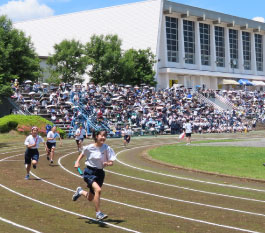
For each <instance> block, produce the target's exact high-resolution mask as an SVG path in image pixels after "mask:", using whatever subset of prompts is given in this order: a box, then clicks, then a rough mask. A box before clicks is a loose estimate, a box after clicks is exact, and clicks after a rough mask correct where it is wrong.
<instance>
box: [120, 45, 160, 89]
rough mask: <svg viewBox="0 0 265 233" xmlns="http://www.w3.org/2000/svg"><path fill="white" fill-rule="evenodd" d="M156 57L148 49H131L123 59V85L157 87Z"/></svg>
mask: <svg viewBox="0 0 265 233" xmlns="http://www.w3.org/2000/svg"><path fill="white" fill-rule="evenodd" d="M154 64H155V56H154V54H153V53H152V51H151V50H150V49H149V48H148V49H144V50H143V49H139V50H135V49H129V50H127V51H126V52H125V53H124V55H123V57H122V59H121V69H122V72H121V73H122V83H124V84H131V85H140V84H143V83H145V84H147V85H150V86H155V85H156V81H155V80H154V76H155V71H154V70H153V66H154Z"/></svg>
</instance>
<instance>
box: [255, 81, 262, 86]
mask: <svg viewBox="0 0 265 233" xmlns="http://www.w3.org/2000/svg"><path fill="white" fill-rule="evenodd" d="M252 83H253V85H254V86H265V83H264V82H262V81H252Z"/></svg>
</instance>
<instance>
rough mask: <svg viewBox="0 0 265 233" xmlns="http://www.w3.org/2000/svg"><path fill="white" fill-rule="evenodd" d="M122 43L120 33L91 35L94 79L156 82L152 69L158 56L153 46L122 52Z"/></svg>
mask: <svg viewBox="0 0 265 233" xmlns="http://www.w3.org/2000/svg"><path fill="white" fill-rule="evenodd" d="M121 44H122V43H121V40H120V39H119V38H118V36H117V35H107V36H105V37H104V36H103V35H101V36H96V35H94V36H92V37H91V40H90V42H89V43H87V44H86V52H87V56H88V57H89V58H90V65H91V70H90V71H89V75H90V76H91V77H92V79H91V81H93V82H94V83H95V84H106V83H108V82H111V83H118V84H121V83H122V84H131V85H140V84H142V83H145V84H147V85H151V86H154V85H156V82H155V80H154V76H155V72H154V70H153V66H154V63H155V59H154V58H155V56H154V54H153V53H152V52H151V50H150V49H145V50H141V49H140V50H135V49H130V50H128V51H125V52H122V50H121Z"/></svg>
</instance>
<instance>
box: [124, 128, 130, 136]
mask: <svg viewBox="0 0 265 233" xmlns="http://www.w3.org/2000/svg"><path fill="white" fill-rule="evenodd" d="M122 133H123V134H124V135H128V136H131V135H132V131H131V130H130V129H123V131H122Z"/></svg>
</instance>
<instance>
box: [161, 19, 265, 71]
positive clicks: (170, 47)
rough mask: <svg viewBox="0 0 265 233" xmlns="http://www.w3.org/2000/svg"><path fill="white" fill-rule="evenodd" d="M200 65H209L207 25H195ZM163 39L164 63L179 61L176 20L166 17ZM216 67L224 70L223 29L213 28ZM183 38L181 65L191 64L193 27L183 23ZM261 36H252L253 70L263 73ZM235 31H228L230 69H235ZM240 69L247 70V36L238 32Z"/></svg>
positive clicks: (248, 56)
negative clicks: (165, 49) (166, 56)
mask: <svg viewBox="0 0 265 233" xmlns="http://www.w3.org/2000/svg"><path fill="white" fill-rule="evenodd" d="M199 29H200V31H199V33H200V46H201V47H200V49H201V63H202V65H205V66H210V65H211V29H210V25H209V24H204V23H199ZM166 37H167V52H168V61H170V62H179V22H178V19H177V18H173V17H168V16H166ZM214 38H215V50H216V61H215V62H216V66H218V67H225V31H224V27H219V26H215V27H214ZM183 39H184V50H185V58H184V60H185V63H187V64H195V24H194V22H193V21H189V20H183ZM262 39H263V38H262V35H259V34H255V53H256V64H257V70H258V71H263V40H262ZM238 41H239V32H238V30H235V29H229V46H230V58H231V62H230V66H231V68H233V69H235V68H238V57H239V45H238V44H239V43H238ZM242 42H243V48H242V49H243V60H244V69H245V70H250V69H251V34H250V33H249V32H245V31H242Z"/></svg>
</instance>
